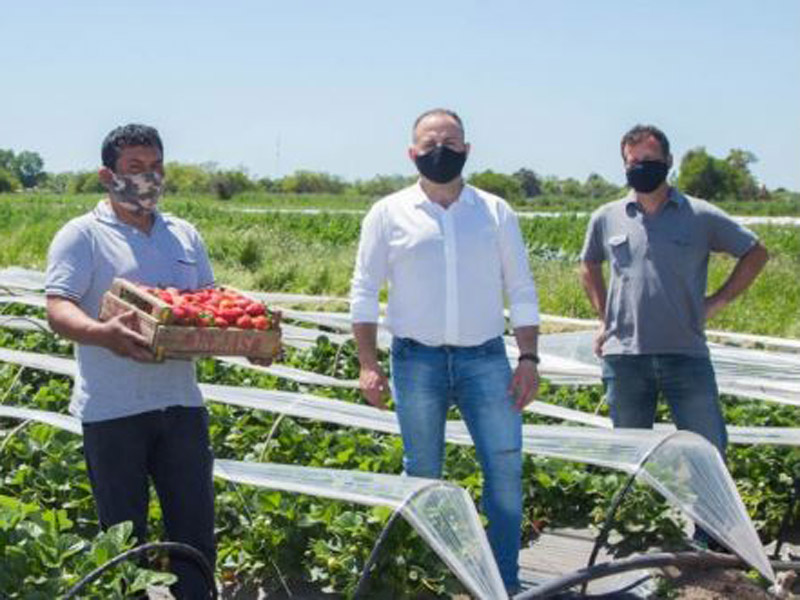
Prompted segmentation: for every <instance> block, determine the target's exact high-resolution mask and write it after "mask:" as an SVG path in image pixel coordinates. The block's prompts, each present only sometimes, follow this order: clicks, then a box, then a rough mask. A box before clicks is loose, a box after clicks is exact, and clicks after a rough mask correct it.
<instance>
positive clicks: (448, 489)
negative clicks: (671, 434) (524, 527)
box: [0, 405, 506, 600]
mask: <svg viewBox="0 0 800 600" xmlns="http://www.w3.org/2000/svg"><path fill="white" fill-rule="evenodd" d="M0 417H6V418H13V419H19V420H23V421H37V422H40V423H46V424H47V425H51V426H53V427H57V428H60V429H64V430H66V431H70V432H72V433H74V434H77V435H82V433H83V432H82V428H81V424H80V421H78V419H76V418H74V417H70V416H67V415H61V414H58V413H53V412H48V411H42V410H32V409H25V408H17V407H13V406H7V405H0ZM214 474H215V475H216V476H217V477H219V478H221V479H225V480H227V481H233V482H237V483H244V484H248V485H254V486H257V487H262V488H268V489H274V490H281V491H286V492H294V493H300V494H307V495H311V496H318V497H324V498H331V499H333V500H341V501H344V502H354V503H357V504H365V505H367V506H388V507H390V508H392V509H394V510H399V511H400V513H401V514H402V515H403V517H404V518H405V519H406V520H407V521H408V522H409V523H410V524H411V526H412V527H414V529H415V530H416V531H417V533H419V535H420V537H422V538H423V539H424V540H425V541H426V542H427V543H428V544H429V545H430V547H431V549H433V551H434V552H436V553H437V554H438V555H439V556H440V557H441V559H442V560H443V561H444V563H445V564H446V565H447V566H448V567H450V569H451V570H452V571H453V573H454V574H455V575H456V576H457V577H458V578H459V580H460V581H461V582H462V583H463V584H464V586H465V587H466V588H467V589H468V590H469V591H470V592H471V593H472V594H474V595H475V596H476V597H478V598H486V599H487V600H492V599H494V598H503V597H505V595H506V594H505V588H504V586H503V580H502V578H501V577H500V572H499V570H498V569H497V563H496V562H495V560H494V557H493V555H492V550H491V548H490V546H489V542H488V540H487V539H486V534H485V532H484V531H483V526H482V525H481V522H480V518H479V517H478V514H477V512H476V510H475V505H474V504H473V503H472V499H471V498H470V497H469V495H468V494H467V493H466V491H464V490H463V489H462V488H460V487H459V486H456V485H453V484H451V483H447V482H443V481H437V480H433V479H421V478H417V477H404V476H398V475H383V474H377V473H362V472H356V471H343V470H336V469H320V468H314V467H299V466H294V465H278V464H273V463H253V462H244V461H234V460H221V459H220V460H215V461H214Z"/></svg>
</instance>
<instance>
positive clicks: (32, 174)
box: [0, 147, 785, 202]
mask: <svg viewBox="0 0 800 600" xmlns="http://www.w3.org/2000/svg"><path fill="white" fill-rule="evenodd" d="M756 161H757V158H756V156H755V155H754V154H753V153H752V152H749V151H747V150H741V149H732V150H731V151H730V152H729V153H728V155H727V156H726V157H725V158H717V157H715V156H712V155H711V154H709V153H708V152H707V151H706V149H705V148H702V147H700V148H695V149H692V150H690V151H688V152H687V153H686V154H685V155H684V156H683V158H682V159H681V162H680V165H679V168H678V170H677V172H674V174H673V176H672V179H671V182H672V183H673V184H675V185H677V186H678V187H679V188H680V189H681V190H683V191H684V192H686V193H688V194H691V195H693V196H697V197H700V198H705V199H707V200H743V201H752V200H758V199H765V200H766V199H769V198H770V192H769V190H767V188H766V187H765V186H763V185H760V184H759V183H758V181H757V180H756V178H755V176H754V175H753V174H752V172H751V171H750V165H752V164H753V163H755V162H756ZM165 170H166V191H167V193H170V194H213V195H215V196H216V197H218V198H220V199H222V200H227V199H229V198H232V197H233V196H236V195H238V194H242V193H246V192H259V191H260V192H268V193H273V194H333V195H338V194H342V195H346V194H349V195H358V196H366V197H380V196H385V195H387V194H390V193H392V192H394V191H397V190H399V189H402V188H403V187H405V186H407V185H409V184H410V183H412V182H413V181H414V180H415V179H416V177H415V176H403V175H376V176H375V177H373V178H371V179H364V180H355V181H346V180H344V179H343V178H341V177H339V176H336V175H331V174H328V173H323V172H319V171H310V170H299V171H295V172H294V173H292V174H291V175H286V176H284V177H280V178H274V179H272V178H268V177H261V178H258V177H253V176H251V175H250V174H249V173H248V171H247V169H244V168H239V169H220V168H219V167H218V166H217V165H216V164H214V163H205V164H186V163H178V162H170V163H167V165H166V166H165ZM468 181H469V183H471V184H473V185H475V186H477V187H479V188H481V189H484V190H487V191H489V192H492V193H495V194H497V195H499V196H502V197H503V198H506V199H508V200H511V201H518V202H521V201H525V200H535V199H537V198H556V199H559V198H560V199H570V198H571V199H611V198H615V197H619V196H621V195H622V194H623V193H624V188H623V187H620V186H617V185H615V184H614V183H611V182H609V181H606V180H605V179H604V178H603V177H602V176H600V175H598V174H597V173H592V174H591V175H589V176H588V177H587V178H586V180H584V181H580V180H578V179H575V178H572V177H568V178H563V179H562V178H558V177H554V176H540V175H538V174H537V173H536V172H535V171H533V170H532V169H527V168H522V169H519V170H517V171H516V172H514V173H512V174H505V173H497V172H494V171H492V170H486V171H481V172H477V173H472V174H471V175H470V176H469V177H468ZM26 189H37V190H39V191H44V192H50V193H57V194H81V193H102V192H103V191H104V189H103V187H102V185H101V184H100V180H99V179H98V177H97V172H95V171H79V172H64V173H49V172H47V171H45V170H44V161H43V160H42V158H41V156H40V155H39V154H37V153H36V152H31V151H29V150H24V151H22V152H19V153H18V154H15V153H14V151H13V150H2V149H0V192H15V191H20V190H26ZM776 191H785V190H776Z"/></svg>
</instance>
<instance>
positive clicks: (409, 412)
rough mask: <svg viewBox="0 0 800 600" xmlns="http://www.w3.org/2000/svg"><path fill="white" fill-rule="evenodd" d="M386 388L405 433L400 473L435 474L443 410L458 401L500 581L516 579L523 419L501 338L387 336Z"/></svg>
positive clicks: (441, 449) (509, 584)
mask: <svg viewBox="0 0 800 600" xmlns="http://www.w3.org/2000/svg"><path fill="white" fill-rule="evenodd" d="M391 360H392V393H393V395H394V398H395V401H396V403H397V418H398V420H399V422H400V431H401V434H402V436H403V448H404V456H403V464H404V467H405V472H406V473H407V474H409V475H413V476H416V477H430V478H435V479H438V478H440V477H441V476H442V463H443V460H444V430H445V421H446V419H447V409H448V408H449V406H450V405H451V404H455V405H456V406H458V408H459V410H460V411H461V414H462V416H463V418H464V421H465V422H466V425H467V428H468V429H469V432H470V434H471V435H472V439H473V441H474V442H475V449H476V451H477V454H478V460H479V461H480V464H481V467H482V468H483V475H484V484H483V500H482V504H483V509H484V511H485V513H486V516H487V517H488V519H489V529H488V537H489V543H490V545H491V547H492V551H493V553H494V556H495V559H496V560H497V564H498V567H499V568H500V574H501V575H502V577H503V582H504V583H505V585H506V587H508V588H515V587H517V586H518V585H519V579H518V570H519V568H518V558H519V539H520V529H521V527H522V418H521V416H520V414H519V412H517V411H516V410H515V409H514V403H513V400H512V398H511V396H510V395H509V393H508V386H509V383H510V381H511V367H510V366H509V364H508V358H507V357H506V350H505V345H504V343H503V340H502V339H501V338H499V337H498V338H495V339H492V340H489V341H488V342H486V343H484V344H481V345H480V346H469V347H462V346H436V347H433V346H425V345H424V344H420V343H419V342H416V341H414V340H411V339H407V338H395V339H394V340H393V341H392V354H391Z"/></svg>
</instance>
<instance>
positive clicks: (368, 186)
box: [351, 175, 416, 198]
mask: <svg viewBox="0 0 800 600" xmlns="http://www.w3.org/2000/svg"><path fill="white" fill-rule="evenodd" d="M415 179H416V178H415V177H413V176H411V177H407V176H404V175H376V176H375V177H373V178H372V179H366V180H363V181H356V182H355V183H354V184H353V185H352V186H351V188H352V190H353V191H354V192H355V193H356V194H360V195H362V196H370V197H372V198H381V197H383V196H388V195H389V194H392V193H394V192H396V191H398V190H402V189H403V188H405V187H408V186H409V185H411V184H412V183H413V182H414V181H415Z"/></svg>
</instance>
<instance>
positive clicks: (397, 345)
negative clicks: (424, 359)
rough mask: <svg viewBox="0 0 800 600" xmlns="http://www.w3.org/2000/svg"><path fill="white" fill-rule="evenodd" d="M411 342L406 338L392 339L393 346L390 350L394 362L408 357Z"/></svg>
mask: <svg viewBox="0 0 800 600" xmlns="http://www.w3.org/2000/svg"><path fill="white" fill-rule="evenodd" d="M408 348H409V340H407V339H405V338H397V337H396V338H392V346H391V350H390V354H391V358H392V360H393V361H396V360H403V359H404V358H406V356H408Z"/></svg>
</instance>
